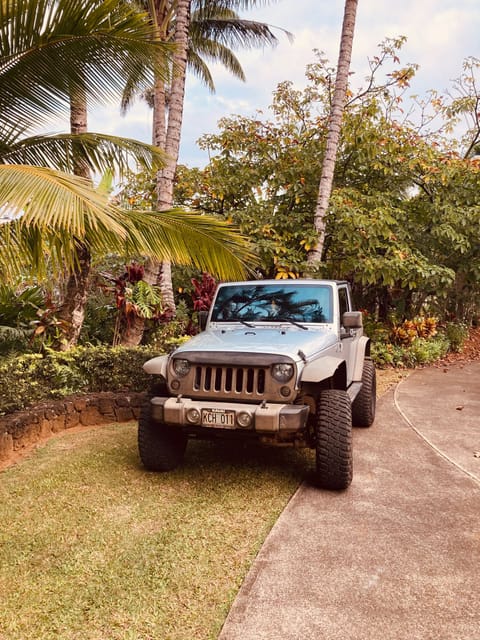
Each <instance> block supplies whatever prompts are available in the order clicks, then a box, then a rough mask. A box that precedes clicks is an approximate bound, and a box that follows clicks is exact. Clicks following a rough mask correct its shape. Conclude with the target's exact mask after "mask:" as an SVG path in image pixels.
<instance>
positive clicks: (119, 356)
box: [0, 346, 158, 415]
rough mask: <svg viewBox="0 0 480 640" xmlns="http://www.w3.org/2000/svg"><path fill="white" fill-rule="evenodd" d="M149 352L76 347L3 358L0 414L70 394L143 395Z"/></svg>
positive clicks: (144, 348)
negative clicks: (131, 392) (126, 392)
mask: <svg viewBox="0 0 480 640" xmlns="http://www.w3.org/2000/svg"><path fill="white" fill-rule="evenodd" d="M156 355H158V352H157V351H155V352H154V351H152V349H149V348H148V347H135V348H126V347H106V346H100V347H77V348H75V349H72V350H71V351H67V352H56V351H47V352H46V353H43V354H36V353H28V354H24V355H20V356H18V355H17V356H11V357H6V358H5V359H4V360H3V361H2V362H0V415H5V414H7V413H12V412H13V411H19V410H21V409H26V408H28V407H31V406H33V405H35V404H37V403H39V402H41V401H44V400H50V399H54V398H62V397H64V396H67V395H71V394H75V393H92V392H97V391H120V390H123V389H124V390H126V391H145V390H147V389H148V386H149V380H150V379H149V376H148V375H147V374H146V373H145V372H144V371H143V369H142V365H143V363H144V362H145V361H146V360H148V359H149V358H152V357H154V356H156Z"/></svg>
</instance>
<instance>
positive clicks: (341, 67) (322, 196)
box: [308, 0, 358, 266]
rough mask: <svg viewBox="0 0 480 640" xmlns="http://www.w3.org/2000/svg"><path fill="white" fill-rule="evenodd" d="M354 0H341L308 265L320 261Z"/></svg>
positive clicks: (343, 92) (340, 112) (354, 10)
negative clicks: (314, 240) (334, 72)
mask: <svg viewBox="0 0 480 640" xmlns="http://www.w3.org/2000/svg"><path fill="white" fill-rule="evenodd" d="M357 4H358V0H345V11H344V15H343V26H342V36H341V40H340V53H339V56H338V65H337V75H336V79H335V89H334V92H333V99H332V106H331V110H330V118H329V123H328V134H327V144H326V149H325V156H324V158H323V165H322V174H321V177H320V185H319V189H318V198H317V206H316V208H315V215H314V227H315V230H316V232H317V234H318V236H317V238H318V239H317V243H316V245H315V247H314V248H313V249H311V250H310V251H309V253H308V264H309V265H310V266H314V265H316V264H318V263H319V262H321V260H322V253H323V245H324V241H325V226H326V215H327V209H328V203H329V200H330V194H331V192H332V185H333V174H334V171H335V162H336V156H337V149H338V141H339V139H340V129H341V126H342V118H343V110H344V107H345V98H346V94H347V86H348V75H349V70H350V61H351V58H352V47H353V35H354V31H355V18H356V14H357Z"/></svg>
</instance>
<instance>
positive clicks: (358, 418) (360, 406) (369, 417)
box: [352, 360, 377, 428]
mask: <svg viewBox="0 0 480 640" xmlns="http://www.w3.org/2000/svg"><path fill="white" fill-rule="evenodd" d="M376 403H377V377H376V372H375V365H374V364H373V362H372V361H371V360H365V362H364V363H363V372H362V388H361V389H360V392H359V394H358V395H357V397H356V398H355V400H354V401H353V404H352V421H353V424H354V425H355V426H356V427H363V428H367V427H370V426H371V425H372V424H373V421H374V420H375V408H376Z"/></svg>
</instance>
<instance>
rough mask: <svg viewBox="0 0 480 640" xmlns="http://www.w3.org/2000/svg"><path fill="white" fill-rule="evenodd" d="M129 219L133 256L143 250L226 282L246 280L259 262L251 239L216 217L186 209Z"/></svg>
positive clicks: (129, 246)
mask: <svg viewBox="0 0 480 640" xmlns="http://www.w3.org/2000/svg"><path fill="white" fill-rule="evenodd" d="M128 216H129V219H130V221H129V225H130V227H129V229H130V230H129V234H128V240H127V245H126V248H127V253H128V254H129V255H137V254H138V253H139V252H141V251H140V246H143V248H144V251H143V252H144V253H146V255H149V256H152V257H155V258H157V259H160V260H169V261H171V262H173V263H175V264H191V265H194V266H195V267H197V268H198V269H201V270H203V271H209V272H210V273H211V274H212V275H216V276H217V277H219V278H222V279H232V278H239V277H244V276H245V274H246V272H248V270H249V269H251V270H253V268H254V267H255V265H256V264H257V262H258V260H257V258H256V256H255V255H254V254H253V252H252V250H251V248H250V246H249V243H248V241H247V239H246V238H245V237H243V236H241V235H240V234H239V233H235V229H234V228H233V227H232V226H231V225H230V224H228V223H226V222H224V221H222V220H219V219H218V218H215V217H213V216H207V215H201V214H198V213H192V212H187V211H184V210H182V209H172V210H169V211H162V212H155V211H128ZM145 243H147V244H148V247H147V246H146V245H145ZM193 247H194V249H193ZM145 249H148V251H145Z"/></svg>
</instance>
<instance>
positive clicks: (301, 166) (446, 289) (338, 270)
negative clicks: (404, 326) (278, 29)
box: [177, 38, 479, 318]
mask: <svg viewBox="0 0 480 640" xmlns="http://www.w3.org/2000/svg"><path fill="white" fill-rule="evenodd" d="M403 41H404V39H402V38H399V39H397V40H395V41H386V42H385V43H383V44H382V47H381V49H380V54H379V55H377V56H375V57H374V58H373V59H372V61H371V76H370V77H369V78H367V80H366V85H365V87H366V88H365V89H362V88H360V89H359V90H358V91H357V92H356V93H355V94H354V93H353V92H352V91H351V89H350V90H349V93H348V98H349V99H348V103H347V106H346V109H345V112H344V124H343V127H342V130H341V136H340V141H339V149H338V155H337V161H336V168H335V173H334V189H333V193H332V196H331V200H330V207H329V212H328V215H327V218H326V233H325V244H324V248H323V255H324V262H323V263H322V266H321V270H320V273H321V274H323V275H327V276H331V277H337V278H345V277H348V278H349V279H351V280H352V281H353V282H354V283H355V289H356V292H357V293H358V294H359V298H360V299H361V300H363V301H364V303H365V305H368V306H369V308H370V309H371V310H372V311H375V313H376V314H377V315H379V316H380V317H383V318H386V317H387V316H388V315H389V314H390V313H392V312H396V313H398V314H399V315H411V314H413V313H416V312H417V311H418V310H419V309H420V307H421V305H422V304H425V303H428V304H429V305H430V306H433V307H435V306H436V307H437V309H438V310H439V312H441V314H442V315H445V314H448V313H453V314H455V315H456V316H458V317H461V318H464V317H469V318H471V317H472V314H474V312H473V309H474V308H477V309H478V229H479V217H478V216H479V196H478V190H475V187H474V185H475V184H477V181H478V162H477V160H476V159H475V158H473V159H472V158H463V157H462V156H461V154H459V153H458V151H457V150H456V148H457V147H458V146H459V145H458V144H457V141H455V140H452V139H451V137H446V135H445V134H446V133H448V132H449V131H451V130H452V128H453V125H454V124H455V118H456V114H455V113H454V109H453V108H452V106H451V105H452V104H453V105H457V106H458V103H456V102H455V100H453V102H451V103H450V104H449V103H448V100H447V99H446V98H438V97H437V99H436V102H433V103H432V112H431V113H430V114H428V113H427V112H426V111H425V107H424V105H422V104H421V103H420V102H419V103H418V106H420V108H421V112H420V113H419V114H418V117H417V118H416V122H415V123H414V121H413V118H414V114H412V115H411V119H410V121H409V120H408V118H406V117H405V113H404V112H403V107H404V104H403V100H404V93H405V91H406V90H407V88H408V83H409V81H410V79H411V77H412V75H413V73H414V72H415V66H414V65H411V66H408V67H404V68H402V67H400V66H399V63H400V61H399V59H398V55H397V50H398V48H399V47H400V46H401V45H402V43H403ZM381 70H385V72H386V73H387V75H385V76H384V78H385V79H384V80H382V79H381V78H379V77H378V76H379V74H380V71H381ZM471 70H472V69H471V68H470V72H471ZM332 76H333V70H332V69H330V68H329V67H328V65H327V62H326V61H325V60H323V59H322V58H319V61H318V62H317V63H315V64H313V65H310V66H309V68H308V69H307V77H308V79H309V85H308V86H307V88H306V89H305V90H304V91H297V90H294V89H293V87H292V86H291V84H290V83H282V84H281V85H279V87H278V89H277V92H276V94H275V96H274V102H273V105H272V110H273V113H274V119H273V120H263V119H260V118H255V119H252V118H242V117H231V118H227V119H224V120H223V121H222V122H221V123H220V132H219V133H218V134H215V135H207V136H204V137H203V138H202V141H201V144H202V145H203V146H204V147H208V148H209V150H210V151H211V152H213V153H214V154H215V155H214V157H213V158H212V161H211V162H210V164H209V165H208V166H207V167H206V169H205V170H204V171H203V172H200V173H199V172H198V171H197V172H188V170H186V169H183V170H182V171H181V172H179V174H178V175H179V184H178V185H177V186H178V187H179V193H180V194H181V195H182V197H183V198H184V199H185V201H187V202H188V201H189V202H191V204H192V205H193V206H198V207H201V208H204V209H205V210H207V211H215V212H217V213H218V214H221V215H223V216H225V217H226V218H227V219H232V220H233V221H235V222H236V223H237V224H239V226H240V228H241V229H242V230H243V232H244V233H246V234H248V235H249V236H250V237H251V238H253V239H254V240H255V246H256V248H257V251H258V253H259V255H260V257H261V263H262V267H263V273H264V274H265V275H268V276H271V277H277V278H282V277H296V276H298V275H300V274H301V273H302V272H303V271H304V269H305V263H306V258H307V255H308V252H309V250H310V249H311V247H313V246H315V243H316V241H317V237H316V233H314V232H313V217H312V212H313V211H314V210H315V202H316V185H318V180H319V174H320V168H321V166H322V160H323V156H324V153H325V143H324V140H325V131H326V129H327V122H328V113H329V101H330V96H331V86H332V82H331V78H332ZM463 84H464V86H468V87H474V86H475V82H474V79H473V78H471V79H470V80H469V81H468V80H467V79H464V81H463ZM474 105H475V101H474V100H473V99H469V100H468V101H465V100H464V101H463V102H462V108H464V109H465V110H466V109H468V108H474ZM463 115H465V111H464V112H463ZM440 116H441V117H442V118H443V119H440V120H439V126H438V127H437V128H436V129H432V123H434V122H435V121H436V120H438V119H439V117H440ZM473 122H474V124H475V117H474V116H473ZM475 132H476V130H475V126H473V127H472V130H471V131H469V132H468V133H467V137H466V140H467V141H468V140H470V141H471V140H475ZM462 144H463V145H464V146H465V147H467V148H468V144H465V143H464V142H463V141H462ZM475 291H476V293H475ZM461 299H463V300H464V301H465V302H464V303H463V304H462V303H460V300H461ZM467 300H468V303H467ZM475 300H476V302H475ZM455 301H456V302H455ZM467 307H468V308H467Z"/></svg>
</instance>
